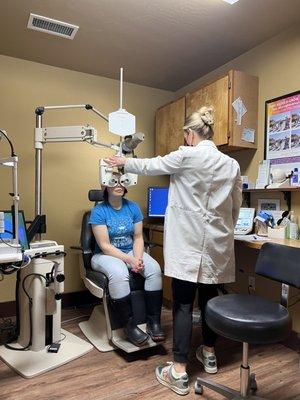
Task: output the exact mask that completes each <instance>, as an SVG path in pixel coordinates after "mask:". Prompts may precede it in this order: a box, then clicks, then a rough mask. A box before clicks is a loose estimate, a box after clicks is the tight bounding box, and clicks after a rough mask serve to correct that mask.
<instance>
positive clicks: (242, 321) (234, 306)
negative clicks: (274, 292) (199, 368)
mask: <svg viewBox="0 0 300 400" xmlns="http://www.w3.org/2000/svg"><path fill="white" fill-rule="evenodd" d="M299 259H300V248H294V247H289V246H283V245H278V244H273V243H265V244H264V245H263V246H262V248H261V250H260V254H259V257H258V260H257V263H256V266H255V272H256V274H258V275H261V276H264V277H266V278H270V279H272V280H275V281H278V282H281V283H282V292H281V304H278V303H275V302H273V301H270V300H268V299H265V298H262V297H258V296H251V295H244V294H228V295H225V296H221V297H215V298H213V299H211V300H210V301H209V302H208V303H207V309H206V321H207V324H208V325H209V326H210V328H211V329H212V330H213V331H215V332H216V333H217V334H219V335H220V336H224V337H226V338H228V339H232V340H236V341H238V342H242V343H243V360H242V365H241V381H240V392H238V391H236V390H233V389H230V388H228V387H227V386H223V385H220V384H217V383H214V382H211V381H209V380H206V379H202V378H197V381H196V383H195V393H196V394H202V393H203V386H205V387H207V388H209V389H212V390H213V391H215V392H217V393H219V394H221V395H223V396H224V397H225V398H226V399H231V400H240V399H251V400H255V399H256V400H263V398H262V397H257V396H255V394H254V393H255V392H256V390H257V384H256V379H255V375H254V374H250V367H249V365H248V351H249V343H252V344H271V343H276V342H280V341H281V340H283V339H284V338H285V337H286V336H287V335H288V334H289V333H290V331H291V326H292V322H291V317H290V316H289V312H288V310H287V308H286V307H287V306H288V292H289V286H294V287H296V288H300V266H299Z"/></svg>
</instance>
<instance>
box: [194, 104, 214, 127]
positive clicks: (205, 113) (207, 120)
mask: <svg viewBox="0 0 300 400" xmlns="http://www.w3.org/2000/svg"><path fill="white" fill-rule="evenodd" d="M213 111H214V109H213V107H201V108H200V109H199V110H198V111H196V112H197V113H198V114H199V117H200V118H201V119H202V121H203V122H204V124H205V125H208V126H212V125H213V124H214V122H215V120H214V116H213Z"/></svg>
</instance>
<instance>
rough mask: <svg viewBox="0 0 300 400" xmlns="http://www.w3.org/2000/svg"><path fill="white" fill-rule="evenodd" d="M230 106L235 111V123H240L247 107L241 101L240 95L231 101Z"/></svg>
mask: <svg viewBox="0 0 300 400" xmlns="http://www.w3.org/2000/svg"><path fill="white" fill-rule="evenodd" d="M232 107H233V108H234V110H235V112H236V123H237V125H242V117H243V116H244V115H245V114H246V112H247V108H246V106H245V104H244V103H243V100H242V99H241V98H240V97H238V98H237V99H235V100H234V102H233V103H232Z"/></svg>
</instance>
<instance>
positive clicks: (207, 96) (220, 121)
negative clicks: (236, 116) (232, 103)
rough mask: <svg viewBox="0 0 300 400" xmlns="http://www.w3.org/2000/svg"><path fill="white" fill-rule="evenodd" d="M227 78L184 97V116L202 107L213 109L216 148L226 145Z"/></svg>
mask: <svg viewBox="0 0 300 400" xmlns="http://www.w3.org/2000/svg"><path fill="white" fill-rule="evenodd" d="M228 89H229V78H228V76H227V75H226V76H225V77H223V78H220V79H218V80H217V81H215V82H213V83H211V84H209V85H207V86H204V87H202V88H200V89H198V90H196V91H195V92H193V93H188V94H187V96H186V115H187V116H189V115H191V114H192V113H193V112H195V111H197V110H198V109H199V108H201V107H202V106H212V107H213V108H214V116H215V121H216V122H215V125H214V142H215V144H216V145H217V146H220V145H225V144H228V137H229V124H228V103H229V90H228Z"/></svg>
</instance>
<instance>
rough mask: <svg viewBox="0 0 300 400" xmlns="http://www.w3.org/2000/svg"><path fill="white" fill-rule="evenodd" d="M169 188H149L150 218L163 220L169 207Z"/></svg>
mask: <svg viewBox="0 0 300 400" xmlns="http://www.w3.org/2000/svg"><path fill="white" fill-rule="evenodd" d="M168 194H169V188H168V187H149V188H148V217H161V218H163V217H164V216H165V213H166V208H167V205H168Z"/></svg>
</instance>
